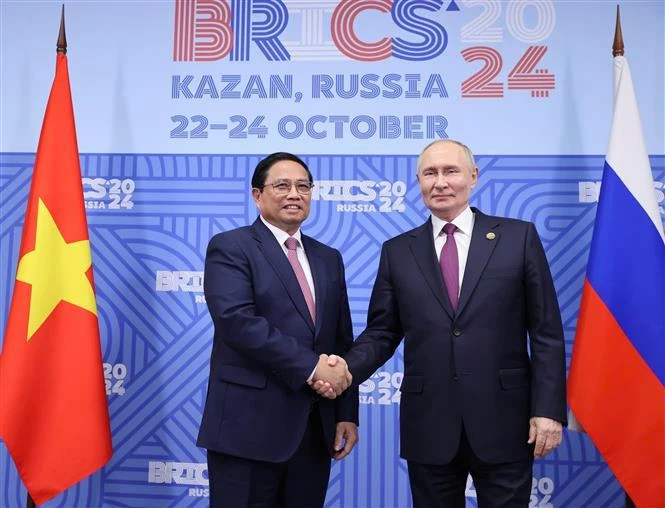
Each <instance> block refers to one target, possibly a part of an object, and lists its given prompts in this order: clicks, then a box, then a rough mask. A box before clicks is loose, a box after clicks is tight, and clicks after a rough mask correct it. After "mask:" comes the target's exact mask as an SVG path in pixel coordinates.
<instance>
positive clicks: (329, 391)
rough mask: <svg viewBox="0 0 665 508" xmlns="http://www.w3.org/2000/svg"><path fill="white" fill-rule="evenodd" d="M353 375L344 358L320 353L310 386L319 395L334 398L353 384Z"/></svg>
mask: <svg viewBox="0 0 665 508" xmlns="http://www.w3.org/2000/svg"><path fill="white" fill-rule="evenodd" d="M352 381H353V376H351V373H350V372H349V368H348V367H347V365H346V362H345V361H344V359H343V358H341V357H339V356H337V355H330V356H328V355H326V354H322V355H319V361H318V363H317V364H316V370H315V371H314V376H313V377H312V380H311V381H310V383H309V384H310V386H311V387H312V389H313V390H315V391H316V392H317V393H318V394H319V395H321V396H322V397H325V398H327V399H334V398H335V397H337V396H338V395H341V394H342V392H343V391H344V390H346V389H347V388H348V387H349V386H351V382H352Z"/></svg>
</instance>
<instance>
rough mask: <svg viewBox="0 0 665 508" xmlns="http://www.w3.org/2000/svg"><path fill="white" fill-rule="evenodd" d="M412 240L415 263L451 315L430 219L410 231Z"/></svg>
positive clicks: (451, 315)
mask: <svg viewBox="0 0 665 508" xmlns="http://www.w3.org/2000/svg"><path fill="white" fill-rule="evenodd" d="M412 236H413V241H412V242H411V245H410V247H411V252H412V253H413V257H414V258H415V259H416V263H417V264H418V267H419V268H420V271H421V272H422V273H423V276H424V277H425V280H426V281H427V285H428V286H429V287H430V289H431V290H432V293H434V296H435V297H436V299H437V300H438V302H439V303H440V304H441V307H443V309H444V310H445V311H446V312H447V313H448V315H449V316H450V317H451V319H452V317H453V309H452V307H451V306H450V300H449V298H448V295H447V294H446V292H445V291H444V290H443V287H444V286H443V276H442V275H441V269H440V268H439V263H438V260H437V259H436V251H435V249H434V234H433V232H432V220H431V219H430V220H428V221H427V222H426V223H425V224H423V225H422V226H421V227H420V228H418V229H416V230H415V231H413V233H412Z"/></svg>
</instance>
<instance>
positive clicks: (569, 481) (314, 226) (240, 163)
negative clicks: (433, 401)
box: [0, 153, 665, 508]
mask: <svg viewBox="0 0 665 508" xmlns="http://www.w3.org/2000/svg"><path fill="white" fill-rule="evenodd" d="M260 157H261V156H259V155H168V154H167V155H156V154H149V155H142V154H137V155H131V154H82V155H81V163H82V168H83V176H84V178H85V180H84V183H85V185H84V191H85V192H86V201H87V202H88V206H89V208H88V210H87V211H88V222H89V225H90V237H91V245H92V249H93V262H94V265H95V282H96V285H97V297H98V307H99V317H100V329H101V334H102V347H103V357H104V362H106V363H108V364H109V365H110V366H116V367H117V369H116V370H117V371H118V372H123V376H124V377H123V383H124V384H123V385H122V386H123V388H124V390H125V393H124V394H122V395H121V394H119V393H111V394H110V395H109V409H110V413H111V426H112V431H113V441H114V448H115V454H114V456H113V459H112V460H111V462H110V463H109V465H108V466H107V467H106V468H104V469H103V470H102V471H101V472H99V473H97V474H95V475H93V476H92V477H91V478H89V479H87V480H85V481H83V482H81V483H80V484H78V485H77V486H75V487H73V488H71V489H69V490H68V491H67V492H66V493H65V494H64V495H62V496H60V497H58V498H57V499H56V500H55V501H54V503H53V506H62V507H65V506H81V505H94V506H120V505H122V506H206V505H207V502H206V501H207V498H205V497H196V496H190V495H189V488H190V487H192V488H201V489H203V488H205V487H204V486H201V485H197V487H194V486H193V485H184V484H183V482H185V483H186V479H187V474H189V473H186V471H188V470H187V469H186V468H185V469H182V468H181V472H182V471H185V473H182V474H183V475H184V476H182V477H180V478H178V479H177V480H174V479H173V478H171V481H170V482H169V483H165V482H163V483H149V482H148V481H147V478H148V464H149V463H150V462H151V461H153V462H154V461H158V462H160V463H166V462H172V463H179V464H181V466H182V464H200V463H204V462H205V454H204V451H203V450H200V449H198V448H196V446H195V444H194V443H195V438H196V433H197V431H198V423H199V419H200V415H201V410H202V405H203V399H204V397H205V390H206V383H207V375H208V360H209V354H210V346H211V337H212V325H211V323H210V319H209V316H208V311H207V309H206V306H205V303H204V301H203V294H202V288H201V282H202V281H201V279H200V273H201V272H202V271H203V261H204V256H205V249H206V245H207V242H208V239H209V238H210V237H211V236H212V235H213V234H215V233H217V232H219V231H223V230H228V229H232V228H235V227H238V226H242V225H246V224H249V223H251V222H252V221H253V220H254V219H255V217H256V210H255V206H254V203H253V201H252V198H251V196H250V193H249V180H250V179H251V174H252V171H253V168H254V166H255V165H256V163H257V162H258V160H259V159H260ZM304 159H305V160H306V162H307V163H308V164H309V166H310V169H311V170H312V173H313V174H314V177H315V182H316V183H317V187H315V190H314V194H313V203H312V212H311V215H310V219H309V220H308V222H307V223H306V224H305V227H304V228H303V229H304V231H305V232H306V233H308V234H311V235H312V236H315V237H316V238H318V239H320V240H321V241H323V242H325V243H328V244H330V245H332V246H334V247H336V248H339V249H340V251H341V252H342V255H343V257H344V262H345V268H346V278H347V285H348V289H349V301H350V306H351V312H352V318H353V327H354V333H355V334H357V333H359V332H360V331H362V329H363V328H364V326H365V319H366V310H367V305H368V302H369V295H370V293H371V289H372V285H373V282H374V277H375V274H376V268H377V266H378V257H379V253H380V249H381V245H382V243H383V241H385V240H386V239H387V238H390V237H392V236H394V235H396V234H399V233H401V232H403V231H405V230H407V229H410V228H412V227H414V226H417V225H419V224H421V223H422V221H423V220H424V219H425V218H426V217H427V215H428V212H427V210H426V209H425V208H424V205H423V203H422V200H421V199H420V191H419V188H418V185H417V182H416V178H415V169H414V166H415V162H416V157H415V156H407V155H403V156H352V155H334V156H333V155H310V156H304ZM603 160H604V157H600V156H509V155H502V156H483V155H480V156H478V157H477V162H478V165H479V169H480V179H479V181H478V186H477V188H476V189H475V191H474V194H473V196H472V204H473V205H474V206H478V207H479V208H480V209H481V210H483V211H485V212H487V213H495V214H498V215H506V216H510V217H518V218H524V219H527V220H531V221H533V222H534V223H535V224H536V227H537V229H538V232H539V234H540V236H541V238H542V240H543V244H544V246H545V250H546V254H547V257H548V259H549V261H550V266H551V269H552V273H553V276H554V280H555V286H556V289H557V295H558V298H559V303H560V306H561V311H562V317H563V321H564V328H565V334H566V349H567V356H568V358H569V354H570V348H571V343H572V338H573V334H574V329H575V325H576V319H577V309H578V306H579V294H580V289H581V286H582V280H583V278H584V272H585V266H586V258H587V251H588V245H589V242H590V239H591V232H592V227H593V220H594V216H595V204H594V203H593V199H591V200H588V202H587V201H585V200H581V199H580V196H581V195H582V190H581V186H580V182H591V184H590V185H591V187H590V188H592V190H593V182H598V181H599V180H600V178H601V171H602V165H603ZM651 162H652V168H653V169H654V176H655V179H656V181H657V182H661V185H662V181H663V178H665V156H657V157H652V158H651ZM33 164H34V154H25V153H21V154H11V153H5V154H0V198H1V200H0V247H1V248H0V261H1V262H2V266H3V270H2V275H1V276H2V281H3V284H2V287H1V290H0V294H1V297H2V303H1V304H0V310H1V312H2V322H1V323H0V326H1V327H2V328H0V331H1V332H2V334H3V335H4V327H5V326H6V317H7V312H8V302H9V299H10V295H11V290H12V287H13V279H14V276H15V267H16V256H17V252H18V247H19V245H18V243H19V241H20V231H21V227H22V222H23V218H24V214H25V203H26V199H27V193H28V188H29V182H30V176H31V173H32V166H33ZM661 194H662V192H661ZM371 207H374V209H373V210H371ZM158 273H161V274H162V278H161V279H160V278H159V277H158ZM158 287H159V288H161V289H160V290H159V291H158V290H157V288H158ZM123 368H124V369H126V373H125V371H123ZM401 370H402V355H401V348H400V349H399V350H398V354H396V355H395V358H394V359H392V360H390V361H389V362H388V363H387V364H386V365H385V366H383V367H381V368H380V369H379V372H377V373H376V374H375V376H374V377H372V378H370V381H369V382H368V384H364V387H363V390H364V391H363V390H361V395H363V394H364V395H365V397H366V398H369V397H372V398H374V399H375V401H374V402H376V401H377V400H378V399H380V398H382V397H383V399H385V400H388V399H392V402H391V403H390V404H387V405H381V404H378V403H377V404H369V403H366V404H362V405H361V432H362V439H361V443H360V445H359V446H358V447H357V448H356V450H355V451H354V453H353V454H352V455H351V456H350V457H348V458H347V459H345V460H344V461H342V462H340V463H335V464H334V465H333V469H332V474H331V478H330V487H329V493H328V498H327V502H326V506H329V507H336V508H337V507H356V506H357V507H360V506H400V507H401V506H405V507H408V506H411V500H410V493H409V490H408V475H407V472H406V467H405V464H404V463H403V461H400V460H399V459H397V458H396V457H397V456H398V453H399V439H398V436H399V421H398V410H397V407H398V405H397V403H396V402H395V401H396V400H398V397H399V392H398V391H397V389H396V388H395V389H394V391H389V392H385V389H384V388H381V386H390V387H391V390H392V388H394V387H392V386H391V385H390V383H391V382H393V383H395V384H396V385H397V386H398V383H399V380H400V379H401V378H400V377H399V374H400V372H401ZM112 381H115V380H112ZM386 382H387V383H388V384H387V385H386V384H385V383H386ZM382 383H384V384H382ZM382 390H384V391H382ZM386 394H387V395H386ZM389 402H390V401H389ZM182 467H184V466H182ZM0 468H1V471H2V475H3V477H2V478H1V481H2V482H3V485H7V486H8V488H7V489H4V492H3V493H0V505H2V506H20V505H22V504H23V502H24V500H25V491H24V490H23V487H22V486H21V484H20V481H19V479H18V476H17V475H16V470H15V469H14V466H13V464H11V461H9V459H8V455H7V452H6V449H5V448H4V447H0ZM534 477H536V478H537V479H538V478H540V479H543V478H545V479H547V480H548V481H551V482H552V483H553V485H554V491H553V493H552V495H551V497H550V498H549V499H548V500H547V502H551V503H552V504H553V505H554V506H566V505H568V506H570V505H572V504H586V505H602V506H620V505H621V503H622V493H621V489H620V488H619V486H618V484H617V483H616V481H615V480H614V477H613V476H612V474H611V472H610V471H609V470H608V469H607V467H606V466H605V464H604V463H603V461H602V458H601V457H600V455H599V454H598V451H597V450H596V449H595V448H594V447H593V445H592V444H591V443H590V441H589V440H588V439H587V438H586V437H585V436H584V435H580V434H577V433H572V432H571V433H567V435H566V438H565V439H564V442H563V444H562V446H561V447H560V448H559V449H558V450H557V451H556V452H555V453H554V454H552V455H551V456H548V457H547V458H546V459H545V460H540V461H538V462H537V463H536V465H535V467H534ZM178 482H180V483H178ZM194 483H196V482H195V481H194ZM547 489H548V486H547V485H544V490H543V491H542V492H541V491H538V496H539V502H541V503H544V502H545V501H546V500H545V498H544V495H545V494H544V493H545V492H547ZM468 505H469V506H475V499H473V498H469V499H468Z"/></svg>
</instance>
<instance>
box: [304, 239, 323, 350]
mask: <svg viewBox="0 0 665 508" xmlns="http://www.w3.org/2000/svg"><path fill="white" fill-rule="evenodd" d="M301 238H302V243H303V248H304V249H305V254H306V255H307V261H309V268H310V270H311V271H312V280H313V281H314V302H315V305H316V334H315V340H316V335H318V334H319V332H320V331H321V321H322V319H321V316H320V314H321V313H322V312H323V311H324V310H325V308H326V301H325V298H326V291H325V288H326V283H325V275H326V266H325V263H324V262H323V259H321V258H320V257H319V255H318V254H319V253H318V251H317V248H316V245H315V244H314V242H311V241H310V238H309V237H308V236H305V235H301Z"/></svg>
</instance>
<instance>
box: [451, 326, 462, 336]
mask: <svg viewBox="0 0 665 508" xmlns="http://www.w3.org/2000/svg"><path fill="white" fill-rule="evenodd" d="M453 335H454V336H455V337H459V336H460V335H462V332H460V331H459V330H458V329H457V328H455V329H454V330H453Z"/></svg>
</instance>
